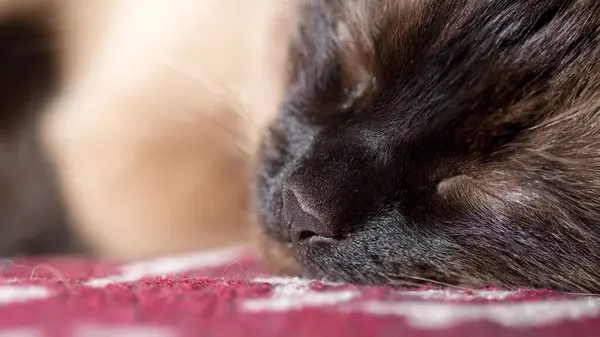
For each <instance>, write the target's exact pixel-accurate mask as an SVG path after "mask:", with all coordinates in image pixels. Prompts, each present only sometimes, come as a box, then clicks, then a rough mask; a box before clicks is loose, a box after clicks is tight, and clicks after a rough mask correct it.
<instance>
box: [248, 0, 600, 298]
mask: <svg viewBox="0 0 600 337" xmlns="http://www.w3.org/2000/svg"><path fill="white" fill-rule="evenodd" d="M301 3H302V5H301V9H300V14H299V22H300V23H299V25H298V27H297V31H296V33H295V35H294V36H293V37H292V42H291V46H290V51H291V52H290V53H291V59H292V67H291V70H290V74H289V75H290V76H289V82H288V86H287V97H286V101H285V103H284V105H283V106H282V108H281V109H280V112H279V115H278V118H277V120H276V121H275V122H274V123H273V125H272V127H271V133H270V135H269V136H268V137H267V138H266V139H265V140H264V143H263V148H262V154H261V166H260V170H259V172H258V178H257V188H256V198H257V202H256V210H257V213H258V218H259V221H260V224H261V227H260V228H261V229H262V232H263V233H264V234H265V235H266V236H267V237H268V238H269V239H268V241H269V242H270V243H269V244H267V246H268V250H269V251H270V250H273V249H276V250H279V254H280V255H281V254H283V255H289V256H290V257H291V258H293V261H294V263H293V266H291V265H290V263H289V261H288V262H287V263H286V266H285V270H286V271H289V272H291V273H295V272H297V273H300V274H303V275H305V276H309V277H318V278H326V279H330V280H344V281H351V282H357V283H379V284H381V283H385V284H414V283H422V282H434V283H435V282H443V283H450V284H469V285H492V286H499V287H507V288H513V287H544V288H552V289H558V290H564V291H581V292H600V241H599V239H600V224H599V220H600V2H598V1H596V0H407V1H394V0H372V1H361V0H344V1H342V0H301ZM269 256H272V254H271V255H269ZM278 259H279V258H276V259H274V260H273V261H271V262H272V263H274V264H275V265H276V264H277V263H276V262H277V261H278Z"/></svg>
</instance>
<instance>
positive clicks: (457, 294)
mask: <svg viewBox="0 0 600 337" xmlns="http://www.w3.org/2000/svg"><path fill="white" fill-rule="evenodd" d="M398 294H400V295H403V296H413V297H420V298H423V299H426V300H446V301H447V300H474V299H485V300H505V299H507V298H508V297H510V296H516V295H517V292H516V291H503V290H477V291H468V292H467V291H463V290H440V289H431V290H415V291H401V292H399V293H398Z"/></svg>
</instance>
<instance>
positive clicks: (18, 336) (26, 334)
mask: <svg viewBox="0 0 600 337" xmlns="http://www.w3.org/2000/svg"><path fill="white" fill-rule="evenodd" d="M42 336H43V334H42V333H41V332H39V331H38V330H35V329H27V328H23V329H8V330H2V331H0V337H42Z"/></svg>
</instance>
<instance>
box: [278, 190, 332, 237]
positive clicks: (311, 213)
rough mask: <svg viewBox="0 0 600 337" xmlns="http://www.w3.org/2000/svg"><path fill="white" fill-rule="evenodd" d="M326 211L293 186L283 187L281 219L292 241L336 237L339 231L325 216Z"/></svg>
mask: <svg viewBox="0 0 600 337" xmlns="http://www.w3.org/2000/svg"><path fill="white" fill-rule="evenodd" d="M325 213H326V212H321V211H319V209H318V207H316V205H315V204H314V203H313V202H312V201H311V200H309V199H308V198H307V196H306V195H303V194H302V191H301V190H300V189H299V188H297V187H294V186H290V185H288V186H286V187H284V189H283V208H282V214H281V215H282V220H283V223H284V226H287V228H289V233H290V240H291V241H292V243H299V242H302V241H307V240H309V239H338V238H339V237H340V236H341V232H340V230H339V228H337V226H335V225H334V224H333V223H332V222H330V221H327V219H326V218H325Z"/></svg>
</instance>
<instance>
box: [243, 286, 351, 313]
mask: <svg viewBox="0 0 600 337" xmlns="http://www.w3.org/2000/svg"><path fill="white" fill-rule="evenodd" d="M252 282H254V283H269V284H272V285H273V286H274V288H273V290H272V294H271V296H270V297H269V298H260V299H250V300H246V301H245V302H244V303H243V304H242V308H243V310H246V311H249V312H264V311H270V312H273V311H275V312H278V311H288V310H297V309H301V308H304V307H326V306H333V305H337V304H340V303H344V302H348V301H351V300H352V299H354V298H355V297H357V296H358V295H359V293H358V292H355V291H350V290H330V291H327V292H319V291H313V290H311V289H310V283H311V282H312V281H311V280H307V279H301V278H286V277H273V278H257V279H253V280H252Z"/></svg>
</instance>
